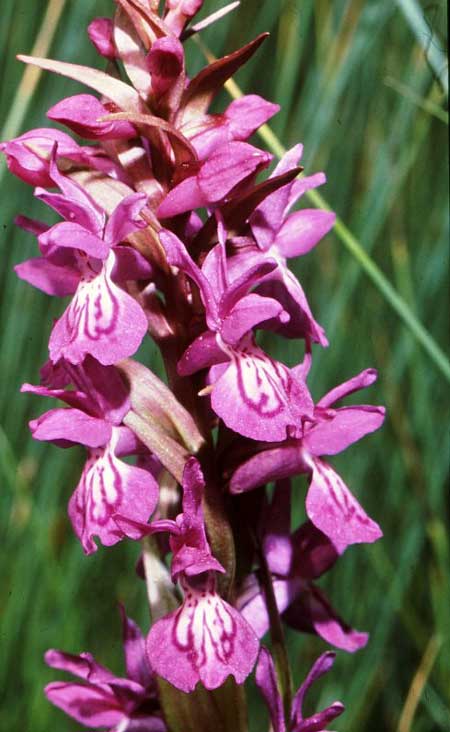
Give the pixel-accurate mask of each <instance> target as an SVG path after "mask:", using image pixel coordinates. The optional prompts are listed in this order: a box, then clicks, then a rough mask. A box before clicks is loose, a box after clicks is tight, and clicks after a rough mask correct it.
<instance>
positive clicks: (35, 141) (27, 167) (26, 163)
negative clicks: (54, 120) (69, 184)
mask: <svg viewBox="0 0 450 732" xmlns="http://www.w3.org/2000/svg"><path fill="white" fill-rule="evenodd" d="M55 142H57V143H58V156H63V157H68V158H70V159H71V160H76V161H78V162H83V161H84V159H85V150H86V148H82V147H80V146H79V145H78V144H77V143H76V142H75V141H74V140H72V138H71V137H69V135H67V134H66V133H65V132H61V131H60V130H55V129H50V128H47V127H42V128H39V129H35V130H30V131H29V132H25V133H24V134H23V135H20V137H16V138H15V139H14V140H11V141H10V142H2V143H0V150H1V151H2V152H3V153H4V154H5V155H6V161H7V164H8V168H9V170H10V172H11V173H13V174H14V175H16V176H17V177H18V178H21V179H22V180H24V181H25V183H29V184H30V185H33V186H51V185H53V183H52V179H51V177H50V176H49V160H48V157H49V155H50V153H51V151H52V149H53V147H54V145H55Z"/></svg>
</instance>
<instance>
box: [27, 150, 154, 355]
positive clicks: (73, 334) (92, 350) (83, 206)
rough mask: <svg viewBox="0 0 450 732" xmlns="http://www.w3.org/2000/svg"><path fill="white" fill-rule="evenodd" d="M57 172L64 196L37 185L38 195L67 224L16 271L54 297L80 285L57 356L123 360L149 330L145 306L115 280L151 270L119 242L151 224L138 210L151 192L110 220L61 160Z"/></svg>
mask: <svg viewBox="0 0 450 732" xmlns="http://www.w3.org/2000/svg"><path fill="white" fill-rule="evenodd" d="M50 175H51V177H52V180H53V181H54V183H55V184H57V185H58V187H59V188H60V190H61V191H62V193H49V192H47V191H46V190H44V189H41V188H37V189H36V196H37V197H38V198H39V199H40V200H42V201H44V202H45V203H47V204H48V205H49V206H51V207H52V208H54V209H55V210H56V211H57V212H58V213H59V214H61V216H63V217H64V218H65V219H66V221H64V222H61V223H58V224H55V225H54V226H52V227H51V228H48V229H46V230H44V231H42V232H41V233H40V234H39V236H38V241H39V246H40V249H41V252H42V255H43V256H42V257H39V258H36V259H30V260H28V261H27V262H23V263H22V264H19V265H18V266H17V267H16V272H17V274H18V275H19V277H21V278H22V279H24V280H26V281H27V282H30V283H31V284H33V285H34V286H35V287H39V288H40V289H42V290H44V292H47V293H48V294H54V295H67V294H68V293H69V291H70V289H71V288H72V287H73V288H74V290H73V295H74V296H73V299H72V301H71V303H70V305H69V306H68V308H67V309H66V311H65V312H64V314H63V315H62V316H61V317H60V318H59V320H57V322H56V323H55V325H54V327H53V330H52V333H51V336H50V342H49V350H50V358H51V359H52V361H54V362H55V363H56V362H57V361H58V360H59V359H60V358H65V359H66V360H67V361H70V362H71V363H73V364H79V363H81V362H82V361H83V359H84V357H85V356H86V354H90V355H92V356H94V358H96V359H97V360H98V361H99V362H100V363H102V364H104V365H109V364H113V363H116V362H117V361H120V360H121V359H123V358H126V357H127V356H131V355H133V354H134V353H135V351H136V350H137V349H138V347H139V345H140V343H141V341H142V338H143V337H144V335H145V333H146V331H147V318H146V316H145V313H144V312H143V310H142V308H141V306H140V305H139V304H138V303H137V302H136V301H135V300H134V299H133V298H132V297H131V296H130V295H128V293H126V292H125V291H124V290H122V289H121V288H120V287H118V286H117V285H116V284H115V282H114V279H113V278H114V275H115V273H117V274H118V275H119V277H120V278H121V279H130V278H131V277H137V278H139V277H142V278H148V277H149V276H150V274H151V268H150V267H149V265H148V263H147V262H146V260H145V259H144V258H143V257H142V256H141V255H140V254H139V253H138V252H136V251H134V250H132V249H130V248H129V247H123V246H122V247H120V246H117V245H118V244H120V242H122V241H123V240H124V239H125V238H126V237H127V236H128V234H130V233H131V232H133V231H135V230H136V229H140V228H143V227H145V225H146V224H145V222H144V221H143V220H142V219H141V218H140V216H139V213H140V211H141V210H142V208H143V206H144V205H145V203H146V199H147V197H146V195H145V194H142V193H133V194H131V195H130V196H127V197H126V198H124V199H123V200H122V201H121V202H120V203H119V204H118V206H117V207H116V208H115V210H114V212H113V213H112V215H111V216H110V217H109V219H108V220H106V216H105V213H104V212H103V210H102V209H101V208H100V207H99V206H98V205H97V204H96V203H95V201H94V200H93V199H92V198H91V196H89V194H88V193H86V191H84V189H83V188H82V187H81V186H79V185H78V184H77V183H75V182H74V181H72V180H70V178H68V177H66V176H64V175H62V174H61V173H60V172H59V171H58V168H57V165H56V162H55V160H54V159H53V161H52V162H51V163H50Z"/></svg>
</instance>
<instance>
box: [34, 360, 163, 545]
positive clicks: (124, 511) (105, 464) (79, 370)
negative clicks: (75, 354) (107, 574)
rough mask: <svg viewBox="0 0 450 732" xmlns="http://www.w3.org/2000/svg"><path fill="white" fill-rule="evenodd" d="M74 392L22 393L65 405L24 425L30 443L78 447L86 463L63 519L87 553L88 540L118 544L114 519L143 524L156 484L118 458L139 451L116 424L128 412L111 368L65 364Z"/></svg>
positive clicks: (128, 432)
mask: <svg viewBox="0 0 450 732" xmlns="http://www.w3.org/2000/svg"><path fill="white" fill-rule="evenodd" d="M66 369H67V370H68V374H69V380H71V381H72V382H73V383H74V385H75V386H76V389H75V390H73V391H72V390H65V389H60V388H48V387H44V386H31V385H30V384H24V385H23V387H22V391H31V392H33V393H35V394H41V395H43V396H50V397H55V398H57V399H61V400H62V401H64V402H66V403H67V404H69V408H56V409H51V410H50V411H49V412H46V413H45V414H43V415H42V416H41V417H39V418H38V419H35V420H32V421H31V422H30V428H31V431H32V434H33V437H34V439H36V440H46V441H49V442H53V443H54V444H56V445H59V446H60V447H71V446H72V445H74V444H80V445H83V446H84V447H86V449H87V451H88V459H87V462H86V464H85V466H84V468H83V472H82V475H81V478H80V481H79V483H78V486H77V488H76V489H75V492H74V493H73V495H72V497H71V499H70V502H69V517H70V519H71V521H72V525H73V528H74V531H75V533H76V534H77V536H78V538H79V539H80V541H81V543H82V546H83V549H84V551H85V552H86V553H87V554H90V553H92V552H94V551H96V549H97V546H96V544H95V542H94V540H93V536H98V537H99V538H100V540H101V542H102V544H104V545H105V546H111V545H112V544H116V543H117V542H118V541H120V540H121V539H122V538H123V536H124V533H123V532H121V531H120V529H119V528H118V526H117V524H116V522H115V521H114V515H115V514H116V513H120V514H121V515H123V516H126V517H128V518H129V519H130V520H135V521H146V520H147V519H148V518H149V516H150V515H151V514H152V513H153V511H154V509H155V507H156V503H157V500H158V494H159V490H158V484H157V482H156V480H155V478H154V476H153V475H152V473H151V472H149V471H148V470H144V469H143V468H140V467H137V466H135V465H128V464H127V463H125V462H123V461H122V460H119V457H120V456H124V455H130V454H135V453H136V452H139V451H141V450H142V449H143V448H142V446H140V445H138V443H137V441H136V438H135V436H134V434H133V433H132V432H131V430H129V429H128V428H127V427H125V426H124V425H123V424H122V420H123V418H124V416H125V414H126V413H127V412H128V410H129V402H128V396H127V392H126V390H125V387H124V384H123V382H122V380H121V378H120V376H119V373H118V371H117V370H116V369H115V368H114V367H112V366H106V367H105V366H101V365H100V364H98V363H97V362H96V361H95V360H94V359H90V358H87V359H86V360H85V362H84V364H83V365H82V366H79V367H73V366H71V365H70V364H67V365H66Z"/></svg>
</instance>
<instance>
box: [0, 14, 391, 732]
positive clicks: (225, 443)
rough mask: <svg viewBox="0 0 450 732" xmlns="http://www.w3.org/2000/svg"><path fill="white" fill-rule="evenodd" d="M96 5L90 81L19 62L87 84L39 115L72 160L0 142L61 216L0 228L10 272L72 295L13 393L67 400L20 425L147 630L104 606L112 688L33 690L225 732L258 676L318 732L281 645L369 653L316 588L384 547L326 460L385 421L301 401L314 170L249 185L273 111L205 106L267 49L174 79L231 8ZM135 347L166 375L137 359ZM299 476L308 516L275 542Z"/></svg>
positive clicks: (124, 718) (65, 702)
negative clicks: (350, 551) (143, 613)
mask: <svg viewBox="0 0 450 732" xmlns="http://www.w3.org/2000/svg"><path fill="white" fill-rule="evenodd" d="M116 5H117V7H116V11H115V14H114V17H113V18H112V19H109V18H96V19H94V20H93V21H92V23H91V24H90V25H89V28H88V34H89V38H90V40H91V42H92V43H93V45H94V46H95V48H96V50H97V51H98V53H99V55H100V57H101V62H100V63H101V65H103V67H105V70H100V69H93V68H88V67H84V66H82V65H79V64H69V63H66V62H63V61H53V60H50V59H45V58H36V57H29V56H20V57H19V58H20V60H22V61H24V62H25V63H27V64H30V65H31V66H32V67H33V68H38V69H45V70H47V71H50V72H54V73H57V74H62V75H63V76H66V77H68V78H71V79H74V80H77V81H81V82H83V83H84V84H85V85H86V86H87V87H88V92H87V93H83V94H78V95H75V96H73V97H69V98H66V99H63V100H61V101H60V102H58V103H57V104H56V105H54V106H53V107H52V108H51V109H50V110H48V117H49V119H50V120H52V122H54V123H56V124H59V125H62V126H64V127H65V128H67V129H68V130H69V131H70V132H72V133H75V134H76V135H77V138H78V139H80V138H84V139H85V140H87V141H89V144H87V145H84V144H80V143H79V142H77V141H75V139H73V137H72V136H71V135H70V134H68V133H66V132H64V131H61V130H60V129H59V128H53V127H43V128H39V129H36V130H31V131H29V132H26V133H25V134H23V135H21V136H20V137H18V138H16V139H13V140H9V141H5V142H2V143H0V149H1V151H2V152H3V153H4V155H5V156H6V160H7V164H8V167H9V169H10V171H11V172H12V173H13V174H14V175H16V176H18V177H19V178H21V179H22V180H24V181H25V182H26V183H28V184H29V185H30V186H32V187H33V188H34V195H35V196H36V197H37V198H38V200H39V201H40V202H41V204H42V205H43V206H48V207H50V208H52V209H53V210H54V211H56V213H57V214H58V216H59V221H58V222H57V223H56V224H54V225H53V226H48V225H47V224H45V223H44V222H42V221H40V220H32V219H29V218H27V217H26V216H19V217H18V218H17V223H18V225H19V226H21V227H22V228H23V229H24V230H25V232H27V233H28V234H31V235H32V236H33V237H34V238H35V240H36V242H37V249H38V256H35V257H32V258H31V259H29V260H27V261H25V262H22V263H21V264H19V265H18V266H17V267H16V272H17V274H18V276H19V277H20V278H21V279H22V280H24V281H25V282H27V283H29V284H31V285H32V286H34V287H37V288H39V289H41V290H42V291H43V292H44V293H46V294H47V295H51V296H54V297H62V298H68V301H67V302H66V306H65V308H64V307H63V308H62V309H61V315H60V317H59V319H58V320H57V321H56V322H55V323H54V324H53V326H52V327H51V328H50V334H49V358H48V361H47V362H46V363H45V364H44V365H43V367H42V369H41V379H40V384H38V385H33V384H24V385H23V387H22V391H24V392H31V393H34V394H38V395H41V396H46V397H50V398H52V399H54V400H55V402H56V400H58V401H59V402H62V404H63V405H64V406H55V407H54V408H52V409H50V410H49V411H47V412H45V413H44V414H42V415H41V416H39V417H38V418H36V419H34V420H32V421H31V422H30V428H31V431H32V434H33V437H34V438H35V439H37V440H44V441H48V442H52V443H53V444H55V445H56V446H58V447H59V448H62V449H68V448H70V447H73V446H75V445H81V446H83V447H84V449H85V451H86V463H85V466H84V468H83V470H82V473H81V476H80V480H79V483H78V485H77V486H76V488H75V490H74V493H73V495H72V497H71V499H70V501H69V507H68V514H69V518H70V521H71V524H72V527H73V530H74V533H75V535H76V537H77V538H78V540H79V541H80V544H81V547H82V549H83V551H84V552H85V553H86V554H93V553H95V552H96V551H97V550H98V548H99V545H101V546H103V547H109V546H112V545H114V544H116V543H118V542H120V541H135V542H140V546H141V550H142V556H141V560H140V562H139V563H138V575H139V576H141V577H142V578H143V579H145V583H146V589H147V600H148V606H149V615H150V628H149V630H148V633H147V635H146V637H145V638H144V636H143V635H142V633H141V631H140V630H139V628H137V626H136V625H135V624H134V622H133V621H132V620H130V619H129V618H128V617H127V616H126V614H125V610H124V609H123V608H122V609H121V614H122V621H123V643H124V653H125V659H126V676H125V677H124V678H121V677H116V676H115V675H114V674H113V673H112V672H111V671H109V669H106V668H104V667H103V666H101V665H100V664H98V663H97V661H96V660H95V659H94V658H93V657H92V656H91V655H90V654H87V653H82V654H79V655H71V654H65V653H62V652H60V651H54V650H53V651H49V652H48V654H47V656H46V661H47V663H48V664H49V665H51V666H52V667H54V668H57V669H61V670H64V671H68V672H70V673H71V674H72V675H74V676H76V677H78V679H79V680H78V681H75V682H67V683H66V682H54V683H52V684H50V685H49V686H47V687H46V694H47V697H48V698H49V700H50V701H51V702H52V703H53V704H55V705H56V706H58V707H60V708H61V709H63V710H64V711H65V712H66V713H67V714H69V715H70V716H72V717H73V718H75V719H76V720H77V721H78V722H80V723H81V724H83V725H85V726H87V727H92V726H95V727H102V728H104V729H109V730H110V732H119V731H120V732H125V730H129V731H130V732H133V731H136V732H137V730H145V731H146V732H169V731H172V732H191V731H192V732H194V730H195V732H201V731H202V730H205V732H207V731H210V730H211V729H216V730H218V731H219V730H223V732H236V730H238V732H245V730H246V729H247V710H246V694H245V686H244V685H245V682H246V680H247V679H248V678H249V676H250V675H251V674H252V673H254V674H255V680H256V684H257V687H258V688H259V690H260V692H261V698H262V700H263V702H264V703H265V704H266V705H267V707H268V711H269V714H270V717H271V723H272V729H273V730H274V732H286V730H289V732H302V731H304V732H306V730H311V729H313V728H314V729H319V727H320V729H325V726H326V725H327V724H328V723H329V722H330V721H331V720H332V719H334V718H335V717H336V716H338V715H339V714H341V713H342V711H343V706H342V704H340V702H335V703H334V704H333V705H331V706H330V707H328V708H327V709H325V710H323V711H320V712H317V713H316V714H315V715H314V716H313V717H307V718H305V717H304V715H303V706H302V705H303V697H304V695H305V694H306V692H307V691H308V689H309V687H310V686H311V684H312V683H313V682H314V681H315V680H316V679H318V678H319V677H320V676H322V675H323V674H324V673H326V672H328V671H329V670H330V669H331V666H332V664H333V661H334V655H335V654H334V653H332V652H326V653H325V654H323V655H322V656H320V658H319V659H318V660H317V661H316V663H315V664H314V665H313V667H312V669H311V670H310V672H309V674H308V675H307V677H306V679H305V681H304V683H303V684H302V685H301V686H300V688H299V689H298V690H297V692H295V693H294V689H293V685H292V673H291V668H290V662H289V657H288V654H287V649H286V642H285V632H286V629H287V628H290V629H292V630H295V631H297V632H308V633H313V634H315V635H319V636H320V637H321V638H322V639H324V640H325V641H326V642H327V643H329V644H331V645H333V646H334V647H336V648H339V649H342V650H344V651H347V652H353V651H356V650H357V649H358V648H361V647H362V646H364V645H365V643H366V642H367V634H365V633H361V632H359V631H356V630H353V629H352V628H351V627H350V626H349V625H348V624H347V623H346V622H344V620H342V618H341V617H340V616H339V614H338V613H337V611H335V610H334V608H333V607H332V605H331V603H330V601H329V600H328V598H327V597H326V596H325V595H324V593H323V592H322V591H321V590H320V589H319V588H318V587H317V586H316V585H315V582H314V581H315V580H316V579H317V578H318V577H319V576H321V575H322V574H323V573H324V572H326V571H329V570H330V569H331V568H332V567H333V566H334V564H335V563H336V561H337V560H338V559H339V558H340V557H341V555H342V554H343V553H344V552H345V551H346V549H347V547H348V546H350V545H352V544H358V543H364V542H368V543H371V542H373V541H376V540H377V539H378V538H379V537H380V536H381V529H380V527H379V526H378V524H377V523H376V521H374V520H373V519H372V518H370V517H369V516H368V515H367V514H366V513H365V511H364V509H363V507H362V506H361V504H360V503H359V501H358V500H357V499H356V498H355V497H354V496H353V495H352V493H351V492H350V490H349V488H348V487H347V485H346V484H345V483H344V481H343V479H342V478H341V476H340V475H338V474H337V473H336V471H335V470H334V468H333V467H332V465H331V464H330V463H329V462H328V458H329V457H331V458H332V456H333V455H335V454H337V453H339V452H341V451H342V450H344V449H345V448H346V447H348V446H349V445H351V444H352V443H353V442H356V441H358V440H360V439H361V438H362V437H364V436H366V435H368V434H370V433H372V432H374V431H375V430H377V429H378V428H379V427H380V426H381V424H382V422H383V419H384V409H383V407H380V406H373V405H365V404H363V405H358V406H342V405H341V400H342V399H345V398H346V397H347V396H348V395H349V394H351V393H353V392H355V391H359V390H361V389H363V388H366V387H368V386H370V385H371V384H372V383H373V382H374V381H375V379H376V376H377V375H376V372H375V370H374V369H366V370H364V371H362V372H361V373H360V374H357V375H356V376H353V377H351V378H349V379H348V380H347V381H345V382H344V383H343V384H341V385H339V386H336V387H334V388H332V389H331V391H329V392H328V393H327V394H325V395H324V396H323V397H322V398H321V399H319V400H315V399H314V398H313V395H312V394H311V392H310V389H309V386H308V375H309V372H310V369H311V368H312V367H313V361H314V349H315V348H324V347H326V346H327V345H328V337H327V334H326V333H325V331H324V329H323V327H322V326H321V325H320V324H319V323H318V322H317V320H316V319H315V317H314V315H313V313H312V311H311V308H310V306H309V303H308V300H307V296H306V293H305V292H304V290H303V288H302V285H301V283H300V282H299V280H298V279H297V278H296V277H295V276H294V274H293V272H292V270H291V268H290V266H289V260H290V259H293V258H296V257H300V256H306V255H307V254H308V252H309V251H310V250H311V249H313V248H314V247H315V246H317V245H318V244H319V242H320V240H321V239H322V238H323V237H324V236H326V234H327V233H328V232H329V231H330V229H331V228H332V227H333V225H334V224H335V216H334V214H333V213H332V212H331V211H329V210H317V209H310V208H307V207H306V206H304V205H303V204H304V201H305V199H306V197H307V196H308V195H310V194H311V193H313V192H314V191H315V189H316V188H317V187H319V186H322V185H323V184H324V183H325V181H326V179H325V175H324V174H323V173H321V172H319V173H314V174H308V175H304V176H302V177H300V178H299V173H300V172H301V171H302V170H303V169H302V167H301V166H300V165H299V161H300V159H301V156H302V146H301V145H296V146H294V147H293V148H292V149H291V150H287V151H284V152H283V154H282V155H281V159H280V160H279V162H278V164H277V165H276V166H275V167H274V169H273V170H272V171H271V172H270V173H269V174H267V169H268V167H269V166H270V165H271V163H272V162H273V159H272V155H271V154H270V153H268V152H267V151H265V150H261V149H259V148H257V147H256V146H255V145H253V144H252V143H251V142H250V140H251V139H252V136H253V134H254V133H255V132H257V131H258V130H259V131H261V130H265V129H267V128H266V123H267V121H268V120H269V119H270V118H271V117H272V116H273V115H274V114H276V113H277V111H278V109H279V107H278V105H277V104H275V103H272V102H269V101H267V100H265V99H263V98H262V97H260V96H258V95H255V94H248V95H243V96H240V97H239V98H238V99H235V100H234V101H232V102H231V103H230V104H229V105H228V106H227V107H226V109H224V110H223V111H222V112H220V113H212V112H211V111H210V106H211V104H212V102H213V101H214V99H215V97H216V96H217V94H218V93H219V92H220V90H221V89H222V87H223V86H224V85H226V84H230V83H231V79H232V76H233V74H234V73H235V72H236V71H238V69H239V68H240V67H241V66H242V65H243V64H244V63H247V62H249V61H250V59H252V58H253V56H255V55H256V57H257V52H258V49H259V48H260V47H261V46H262V44H263V43H264V41H265V39H266V35H267V34H262V35H260V36H258V37H257V38H255V39H254V40H253V41H250V42H249V43H247V44H246V45H245V46H244V47H243V48H241V49H238V50H235V51H233V52H232V53H230V54H228V55H227V56H225V57H224V58H222V59H211V61H210V63H209V64H208V65H207V66H205V68H204V69H202V70H201V71H200V72H199V73H198V74H197V75H196V76H194V77H193V78H190V77H189V74H188V71H187V69H186V63H185V54H184V47H183V42H184V41H185V40H186V39H187V38H189V37H190V36H191V35H196V34H198V33H199V32H201V30H202V29H203V28H204V27H206V26H207V25H208V24H210V23H212V22H216V21H218V20H219V19H220V18H221V17H222V15H223V14H224V13H225V12H228V11H229V10H231V9H233V8H234V7H235V6H236V3H231V5H230V6H229V7H227V8H224V9H223V11H217V12H216V13H213V15H212V16H210V17H209V18H207V19H205V20H203V21H201V22H200V23H196V24H195V23H193V18H194V17H195V15H196V14H197V13H198V12H199V10H200V9H201V6H202V2H201V0H166V2H165V3H164V7H163V8H162V9H161V13H160V14H158V8H159V5H160V3H158V2H154V1H153V0H117V3H116ZM92 92H95V94H96V95H95V94H93V93H92ZM272 142H273V140H272ZM262 176H265V177H262ZM260 330H264V331H269V332H274V333H276V334H278V335H279V336H281V337H283V338H288V339H291V340H296V341H297V342H299V353H301V354H303V355H302V360H301V361H299V363H298V364H297V365H296V366H295V367H293V368H289V367H288V366H287V365H286V364H284V363H283V362H281V361H278V360H276V359H275V358H273V357H272V355H271V353H270V351H268V350H266V349H264V348H262V347H261V346H260V345H259V340H258V339H257V332H258V331H260ZM148 338H151V339H153V342H154V343H155V344H156V346H157V347H158V348H159V349H160V353H161V357H162V361H163V363H164V366H165V371H166V375H165V379H166V380H165V381H162V380H161V379H160V378H159V377H158V376H157V375H156V374H154V373H153V372H152V371H151V370H150V368H149V366H148V364H145V363H142V362H141V360H140V357H139V353H140V350H139V349H140V346H141V343H142V342H143V341H144V340H145V339H148ZM300 474H304V475H306V476H307V481H308V489H307V493H306V498H305V509H306V514H307V517H308V520H307V521H306V522H305V523H303V524H301V525H300V526H297V527H296V528H294V529H292V526H291V523H292V522H291V501H292V500H293V495H292V492H291V484H290V480H291V478H292V477H294V476H297V475H300ZM272 484H274V488H273V489H270V486H271V485H272ZM241 494H245V496H242V495H241ZM269 496H271V499H270V500H269ZM295 500H297V501H298V500H302V498H301V497H299V496H296V497H295ZM267 633H270V637H271V641H272V653H273V659H274V660H273V659H272V656H271V654H270V653H269V651H268V650H267V648H265V646H264V645H263V640H264V637H265V636H266V634H267Z"/></svg>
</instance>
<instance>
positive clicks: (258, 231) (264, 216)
mask: <svg viewBox="0 0 450 732" xmlns="http://www.w3.org/2000/svg"><path fill="white" fill-rule="evenodd" d="M302 152H303V145H295V146H294V147H293V148H291V149H290V150H288V151H287V152H286V153H285V155H283V157H282V158H281V160H280V161H279V163H278V165H277V166H276V168H275V170H274V171H273V173H272V175H271V176H270V177H271V178H275V177H277V176H278V175H282V174H283V173H287V172H288V171H289V170H292V168H295V166H296V165H297V162H298V160H299V159H300V158H301V156H302ZM292 185H293V183H290V184H288V185H285V186H282V188H279V189H278V190H277V191H275V192H274V193H271V194H270V196H267V198H265V200H264V201H263V202H262V203H260V204H259V206H258V207H257V208H256V209H255V211H254V212H253V214H252V215H251V217H250V225H251V229H252V233H253V235H254V237H255V239H256V241H257V243H258V246H259V248H260V249H261V250H263V251H266V250H267V249H268V248H269V247H270V245H271V244H272V243H273V241H274V239H275V235H276V233H277V231H278V230H279V228H280V227H281V225H282V223H283V219H284V216H285V210H286V208H287V205H288V200H289V193H290V190H291V187H292Z"/></svg>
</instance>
